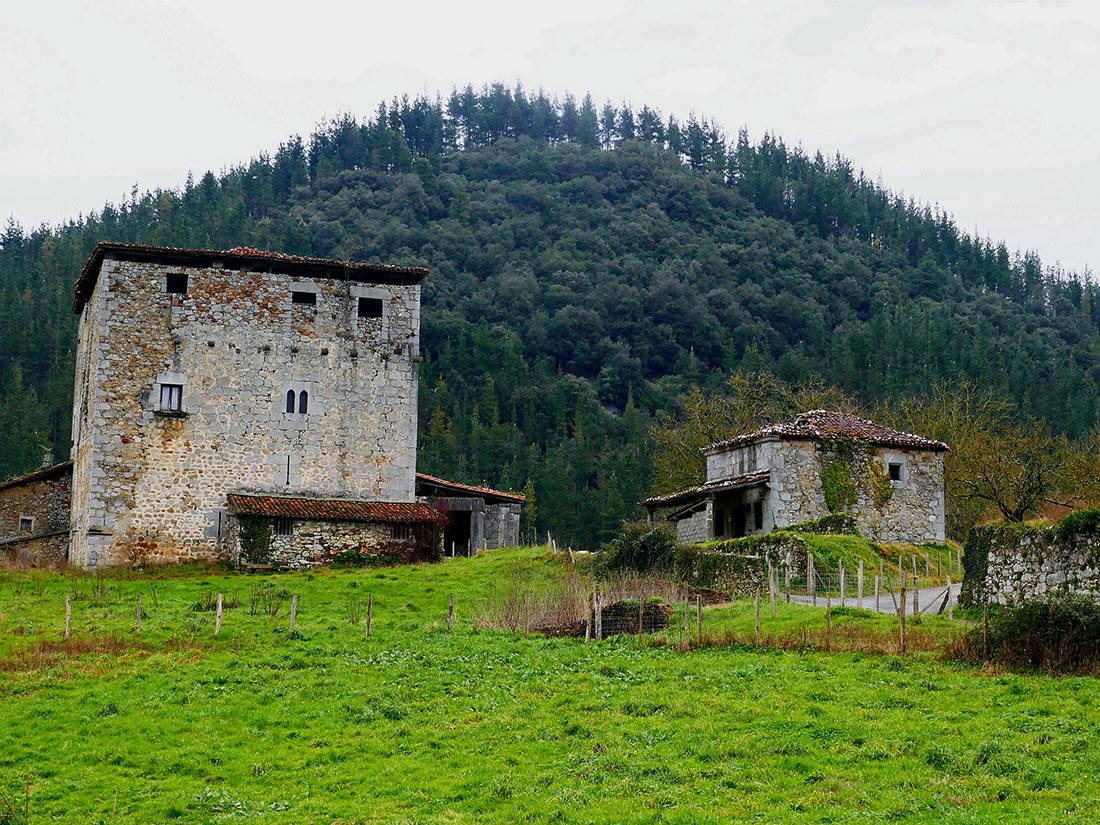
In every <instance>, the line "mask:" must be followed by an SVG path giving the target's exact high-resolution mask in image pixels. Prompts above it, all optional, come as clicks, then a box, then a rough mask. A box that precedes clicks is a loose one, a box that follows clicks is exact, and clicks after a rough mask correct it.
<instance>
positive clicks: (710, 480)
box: [642, 410, 948, 544]
mask: <svg viewBox="0 0 1100 825" xmlns="http://www.w3.org/2000/svg"><path fill="white" fill-rule="evenodd" d="M947 449H948V447H947V445H946V444H944V443H942V442H940V441H934V440H932V439H928V438H923V437H921V436H919V435H913V434H912V433H905V432H900V431H898V430H894V429H891V428H889V427H884V426H882V425H880V424H875V423H874V422H872V421H868V420H866V419H863V418H859V417H857V416H854V415H849V414H847V413H842V412H835V411H829V410H811V411H809V412H804V413H801V414H800V415H798V416H796V417H795V418H793V419H791V420H790V421H784V422H782V423H779V424H770V425H768V426H766V427H762V428H760V429H758V430H754V431H753V432H749V433H744V434H742V435H737V436H734V437H733V438H729V439H726V440H724V441H719V442H717V443H715V444H711V445H710V446H708V447H705V448H704V449H703V454H704V456H706V462H707V477H706V482H705V483H703V484H701V485H699V486H697V487H691V488H689V489H686V490H680V491H677V492H675V493H671V494H668V495H662V496H654V497H652V498H649V499H646V500H645V501H644V502H642V504H643V506H645V508H646V509H647V510H648V511H649V514H650V519H651V520H652V519H654V518H655V517H662V518H665V519H667V520H669V521H672V522H674V523H675V524H676V532H677V535H678V536H679V538H680V540H681V541H688V542H703V541H714V540H719V539H725V538H737V537H741V536H747V535H758V534H762V533H768V532H771V531H772V530H774V529H776V528H778V527H788V526H791V525H794V524H799V523H801V522H806V521H812V520H814V519H818V518H822V517H823V516H827V515H829V514H830V513H837V512H844V513H848V514H849V515H851V516H852V517H853V518H854V519H855V521H856V524H857V525H858V527H859V529H860V532H861V533H863V535H865V536H867V537H868V538H870V539H872V540H874V541H883V542H912V543H915V544H920V543H926V542H942V541H943V540H944V536H945V526H946V525H945V513H944V481H943V454H944V452H946V451H947Z"/></svg>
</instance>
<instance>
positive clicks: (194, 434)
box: [69, 244, 426, 569]
mask: <svg viewBox="0 0 1100 825" xmlns="http://www.w3.org/2000/svg"><path fill="white" fill-rule="evenodd" d="M425 275H426V271H425V270H419V269H402V268H397V267H371V266H367V265H362V264H340V263H337V262H331V261H317V260H314V259H301V258H290V257H287V256H274V255H267V254H266V253H259V252H256V251H255V250H230V251H228V252H225V253H218V252H205V251H184V250H164V249H159V250H158V249H151V248H147V247H126V246H123V245H117V244H107V245H101V246H100V247H98V248H97V252H96V253H95V254H94V255H93V258H92V259H91V260H90V261H89V264H88V265H87V266H86V267H85V270H84V273H82V276H81V280H80V282H78V287H77V302H76V309H77V311H79V312H80V313H81V319H80V338H79V347H78V355H77V380H76V391H75V398H74V410H73V450H72V455H73V460H74V474H73V496H72V503H73V506H72V512H73V519H72V539H71V545H70V549H69V558H70V562H71V563H72V564H73V565H75V566H79V567H84V568H87V569H95V568H99V567H103V566H111V565H119V564H133V563H143V562H179V561H186V560H192V559H194V560H207V559H214V558H225V557H227V554H228V550H227V547H228V545H227V531H228V524H227V519H226V494H227V493H228V492H229V491H231V490H246V491H275V492H283V493H286V492H294V493H295V494H299V495H314V496H327V497H349V498H362V499H373V500H378V501H392V502H411V501H413V497H414V473H415V462H416V422H417V364H418V362H419V329H420V286H419V283H420V281H421V280H422V278H423V277H424V276H425Z"/></svg>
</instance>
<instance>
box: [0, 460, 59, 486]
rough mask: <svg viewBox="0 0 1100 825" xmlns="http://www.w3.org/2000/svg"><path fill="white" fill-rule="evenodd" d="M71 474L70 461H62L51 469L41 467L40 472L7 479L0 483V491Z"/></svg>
mask: <svg viewBox="0 0 1100 825" xmlns="http://www.w3.org/2000/svg"><path fill="white" fill-rule="evenodd" d="M72 474H73V463H72V461H62V462H61V463H60V464H54V465H53V466H52V467H43V468H42V469H40V470H35V471H34V472H33V473H27V474H26V475H22V476H18V477H16V478H9V479H8V480H7V481H0V490H7V489H9V488H11V487H18V486H19V485H21V484H31V483H32V482H35V481H48V480H49V479H52V478H61V477H62V476H66V475H72Z"/></svg>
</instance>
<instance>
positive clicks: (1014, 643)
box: [972, 594, 1100, 673]
mask: <svg viewBox="0 0 1100 825" xmlns="http://www.w3.org/2000/svg"><path fill="white" fill-rule="evenodd" d="M982 633H983V630H982V628H977V629H975V630H973V631H972V634H973V642H974V644H975V645H976V644H978V643H979V642H980V640H981V637H982ZM989 658H990V659H991V660H993V661H996V662H999V663H1001V664H1002V665H1005V666H1006V667H1011V668H1023V669H1041V670H1045V671H1049V672H1052V673H1067V672H1076V671H1095V670H1096V669H1097V668H1100V604H1098V603H1097V602H1096V601H1094V600H1093V599H1091V598H1090V597H1088V596H1084V595H1080V594H1066V595H1059V596H1058V597H1056V598H1046V599H1034V600H1030V601H1025V602H1022V603H1021V604H1019V605H1016V606H1012V607H995V608H993V609H991V611H990V614H989Z"/></svg>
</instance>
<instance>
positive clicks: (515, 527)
mask: <svg viewBox="0 0 1100 825" xmlns="http://www.w3.org/2000/svg"><path fill="white" fill-rule="evenodd" d="M522 509H523V508H522V507H521V506H520V505H519V504H490V505H488V506H487V507H486V508H485V548H486V549H488V550H496V549H497V548H499V547H515V546H516V545H518V544H519V519H520V512H521V510H522Z"/></svg>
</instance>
